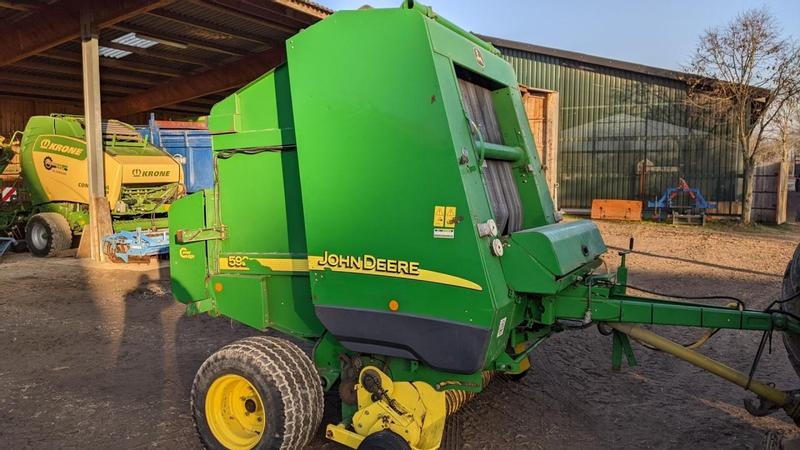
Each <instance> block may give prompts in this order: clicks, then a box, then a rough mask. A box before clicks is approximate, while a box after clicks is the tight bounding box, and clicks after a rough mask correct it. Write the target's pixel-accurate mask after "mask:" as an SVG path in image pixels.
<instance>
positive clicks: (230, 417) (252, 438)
mask: <svg viewBox="0 0 800 450" xmlns="http://www.w3.org/2000/svg"><path fill="white" fill-rule="evenodd" d="M205 409H206V420H207V421H208V426H209V428H211V433H212V434H213V435H214V437H215V438H217V440H218V441H219V443H220V444H222V445H223V446H225V447H226V448H229V449H237V450H238V449H251V448H253V447H255V446H256V444H258V441H259V440H261V436H263V434H264V429H265V428H266V426H267V415H266V413H265V412H264V402H263V401H262V400H261V396H260V395H259V394H258V391H257V390H256V388H255V387H254V386H253V384H252V383H250V382H249V381H247V379H246V378H244V377H242V376H240V375H234V374H228V375H223V376H221V377H219V378H217V379H216V380H214V382H213V383H211V387H210V388H208V394H207V395H206V405H205Z"/></svg>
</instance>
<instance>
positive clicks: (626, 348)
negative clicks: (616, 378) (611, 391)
mask: <svg viewBox="0 0 800 450" xmlns="http://www.w3.org/2000/svg"><path fill="white" fill-rule="evenodd" d="M623 353H625V357H626V359H627V360H628V367H634V366H635V365H636V355H634V354H633V347H631V341H630V339H628V335H627V334H625V333H621V332H619V331H617V330H614V332H613V333H612V345H611V368H612V369H614V370H616V371H618V370H620V368H621V367H622V354H623Z"/></svg>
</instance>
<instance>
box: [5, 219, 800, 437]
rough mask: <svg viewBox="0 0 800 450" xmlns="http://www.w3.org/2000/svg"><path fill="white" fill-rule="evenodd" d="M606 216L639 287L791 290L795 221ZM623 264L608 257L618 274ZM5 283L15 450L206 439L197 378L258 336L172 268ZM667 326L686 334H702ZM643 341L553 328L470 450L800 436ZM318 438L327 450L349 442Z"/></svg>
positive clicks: (760, 302)
mask: <svg viewBox="0 0 800 450" xmlns="http://www.w3.org/2000/svg"><path fill="white" fill-rule="evenodd" d="M600 227H601V230H602V233H603V236H604V238H605V240H606V242H607V244H608V245H609V246H617V247H625V246H627V243H628V238H629V237H630V236H634V237H635V238H636V250H637V252H638V253H635V254H633V255H631V256H630V257H629V260H628V261H629V267H630V268H631V271H630V283H631V284H632V285H636V286H641V287H645V288H649V289H656V290H660V291H664V292H670V293H681V294H692V295H710V294H722V295H734V296H737V297H741V298H742V299H744V300H745V301H746V302H747V304H748V306H749V307H751V308H763V307H765V306H766V305H767V303H768V302H769V301H770V300H771V299H772V298H774V297H776V296H778V295H779V291H780V281H781V277H782V274H783V271H784V269H785V267H786V264H787V263H788V261H789V259H790V258H791V256H792V252H793V251H794V248H795V245H796V244H797V242H798V241H800V233H797V232H796V231H795V230H794V228H789V229H782V230H775V229H766V228H765V229H761V230H757V231H748V232H742V231H740V230H738V229H737V228H725V227H716V228H710V227H708V228H705V229H701V228H693V227H673V226H665V225H656V224H647V223H644V224H621V223H608V222H606V223H601V224H600ZM618 260H619V258H618V257H617V256H616V253H615V252H609V254H608V255H607V256H606V261H607V264H608V267H609V268H611V269H613V268H615V267H616V265H617V264H618ZM0 292H3V294H2V296H1V297H0V447H3V448H87V447H88V448H111V447H114V448H144V447H160V448H171V449H172V448H174V449H183V448H186V449H190V448H199V443H198V441H197V439H196V437H195V434H194V429H193V426H192V423H191V417H190V415H189V410H188V393H189V387H190V384H191V380H192V377H193V376H194V373H195V371H196V370H197V368H198V367H199V365H200V364H201V363H202V361H203V360H204V359H205V358H206V357H207V356H208V355H209V354H211V353H212V352H213V351H214V350H215V349H217V348H219V347H220V346H222V345H224V344H226V343H228V342H230V341H233V340H235V339H239V338H241V337H244V336H248V335H251V334H254V332H253V331H251V330H249V329H247V328H245V327H243V326H240V325H238V324H235V323H232V322H231V321H229V320H226V319H211V318H208V317H191V318H187V317H184V316H183V308H182V306H181V305H179V304H177V303H176V302H174V301H173V300H172V299H171V296H170V293H169V285H168V283H167V282H165V281H163V274H161V276H160V275H159V273H158V272H150V273H142V272H133V271H119V270H108V269H103V268H97V267H86V266H82V265H79V264H76V263H75V261H72V260H47V261H42V260H38V259H33V258H31V257H29V256H27V255H10V256H6V257H4V258H3V259H2V260H0ZM661 331H663V332H665V333H666V334H667V335H669V336H671V337H673V338H676V339H680V340H682V341H686V340H690V339H692V338H694V337H696V336H698V335H699V331H697V330H679V329H667V330H663V329H662V330H661ZM759 339H760V334H757V333H752V332H750V333H748V332H735V331H724V332H720V333H719V334H717V336H716V337H715V338H714V339H713V340H712V341H711V342H709V343H708V344H707V345H706V346H705V347H704V352H705V353H706V354H707V355H709V356H711V357H714V358H718V359H720V360H722V361H724V362H726V363H727V364H729V365H731V366H733V367H735V368H737V369H740V370H744V371H747V370H748V369H749V366H750V364H751V362H752V359H753V356H754V354H755V351H756V348H757V346H758V341H759ZM634 347H635V351H636V355H637V357H638V359H639V365H638V366H636V367H633V368H628V367H624V368H623V370H622V371H621V372H618V373H616V372H613V371H612V370H611V368H610V357H611V342H610V338H608V337H606V336H602V335H600V334H598V333H597V332H596V330H594V329H587V330H584V331H579V332H568V333H562V334H560V335H557V336H555V337H553V338H552V339H550V340H549V341H548V342H546V343H545V344H543V345H542V346H540V347H539V348H538V349H537V350H536V351H535V353H534V355H533V368H532V370H531V372H530V373H529V374H528V375H527V376H526V377H525V378H524V379H523V380H522V381H521V382H512V381H510V380H506V379H502V378H500V379H496V380H495V381H493V382H492V383H491V384H490V386H489V387H488V389H487V390H486V392H484V393H483V394H481V395H480V396H478V397H477V398H476V399H475V400H473V401H472V402H471V403H469V404H468V405H467V406H466V407H465V408H464V410H462V412H460V413H459V414H457V416H456V419H455V421H454V423H455V424H456V425H457V426H458V428H457V429H460V434H461V440H462V442H463V444H462V445H463V448H471V449H477V448H481V449H482V448H490V449H495V448H496V449H508V448H548V449H550V448H578V447H580V448H609V447H611V448H687V447H691V448H760V446H761V440H762V437H763V436H764V434H765V432H767V431H770V430H772V431H778V432H782V433H784V434H787V435H796V433H797V431H796V428H795V427H794V425H793V424H792V423H791V422H790V421H789V420H788V419H787V418H786V417H785V415H784V414H782V413H777V414H775V415H773V416H768V417H762V418H755V417H751V416H749V415H748V414H747V413H746V412H745V410H744V409H743V407H742V399H743V398H745V397H747V396H748V394H747V393H746V392H744V391H743V390H742V389H740V388H736V387H734V386H732V385H729V384H728V383H726V382H723V381H721V380H719V379H716V378H715V377H713V376H711V375H708V374H706V373H703V372H702V371H701V370H699V369H695V368H694V367H693V366H690V365H688V364H686V363H683V362H681V361H677V360H675V359H673V358H671V357H669V356H667V355H664V354H660V353H653V352H651V351H648V350H646V349H644V348H642V347H640V346H638V345H636V344H634ZM772 350H773V351H772V354H770V355H765V357H764V358H763V360H762V362H761V364H760V365H759V369H758V373H757V375H758V377H759V378H761V379H764V380H768V381H773V382H775V383H776V384H777V385H778V386H779V387H782V388H787V389H788V388H795V387H797V384H798V383H797V381H798V380H797V376H796V375H795V373H794V371H793V370H792V368H791V366H790V365H789V363H788V361H787V359H786V355H785V352H784V349H783V346H782V343H781V342H780V339H776V340H775V343H774V346H773V349H772ZM333 400H334V399H332V398H329V403H330V404H331V405H332V404H333ZM332 409H333V408H329V411H328V413H327V417H329V418H332V417H333V416H335V411H332ZM318 434H319V435H320V437H319V438H318V439H317V440H316V441H315V442H314V448H326V449H337V448H338V447H337V446H336V445H335V444H332V443H325V441H324V440H323V439H322V437H321V431H320V433H318Z"/></svg>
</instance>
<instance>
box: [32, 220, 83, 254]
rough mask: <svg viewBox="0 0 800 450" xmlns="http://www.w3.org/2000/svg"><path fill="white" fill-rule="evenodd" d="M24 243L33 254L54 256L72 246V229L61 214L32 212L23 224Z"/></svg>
mask: <svg viewBox="0 0 800 450" xmlns="http://www.w3.org/2000/svg"><path fill="white" fill-rule="evenodd" d="M25 243H26V245H27V247H28V250H30V252H31V254H32V255H33V256H38V257H50V256H55V255H56V254H58V253H59V252H62V251H64V250H69V248H70V247H71V246H72V229H70V227H69V223H68V222H67V219H65V218H64V216H62V215H61V214H58V213H54V212H45V213H39V214H34V215H33V216H32V217H31V218H30V219H28V224H27V225H25Z"/></svg>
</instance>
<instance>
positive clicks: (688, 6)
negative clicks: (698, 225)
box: [317, 0, 800, 70]
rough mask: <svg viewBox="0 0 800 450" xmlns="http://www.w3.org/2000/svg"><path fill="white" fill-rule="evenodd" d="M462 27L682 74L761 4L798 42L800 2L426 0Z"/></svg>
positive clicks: (351, 2) (337, 1)
mask: <svg viewBox="0 0 800 450" xmlns="http://www.w3.org/2000/svg"><path fill="white" fill-rule="evenodd" d="M317 2H318V3H321V4H323V5H325V6H327V7H329V8H331V9H334V10H339V9H357V8H358V7H360V6H362V5H364V4H369V5H371V6H373V7H376V8H385V7H397V5H399V4H400V3H401V2H400V0H317ZM423 3H424V4H426V5H430V6H432V7H433V8H434V11H436V12H437V13H438V14H440V15H442V16H443V17H445V18H447V19H448V20H450V21H451V22H454V23H456V24H457V25H459V26H460V27H461V28H464V29H465V30H468V31H472V32H476V33H480V34H485V35H489V36H494V37H499V38H504V39H509V40H512V41H520V42H525V43H530V44H536V45H543V46H545V47H553V48H557V49H560V50H571V51H575V52H580V53H587V54H590V55H595V56H601V57H606V58H612V59H618V60H622V61H628V62H633V63H638V64H645V65H649V66H654V67H660V68H664V69H673V70H682V69H684V68H685V66H686V65H687V64H688V63H689V60H690V58H691V56H692V53H693V52H694V49H695V48H696V46H697V40H698V37H699V36H700V35H701V34H702V33H703V31H705V30H707V29H709V28H712V27H715V26H721V25H724V24H726V23H728V22H730V21H731V20H732V19H733V18H734V17H735V16H736V14H738V13H739V12H742V11H745V10H747V9H751V8H760V7H762V6H766V7H767V8H768V9H769V10H770V11H771V12H772V13H773V15H775V16H776V17H777V19H778V21H779V23H780V25H781V27H782V29H783V31H784V33H785V34H786V35H791V36H793V37H795V38H797V39H800V0H767V1H765V0H661V1H658V0H602V1H600V0H598V1H591V0H556V1H552V0H544V1H535V0H527V1H525V0H483V1H479V0H469V1H465V0H461V1H459V0H427V1H425V2H423Z"/></svg>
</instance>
